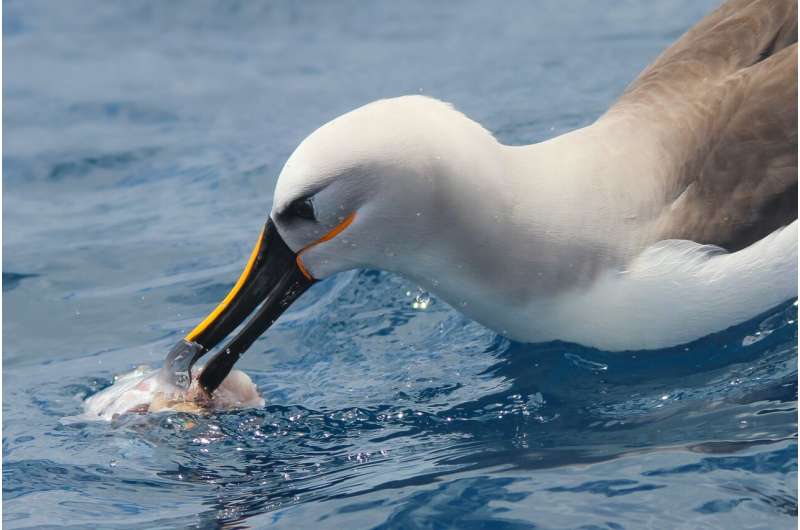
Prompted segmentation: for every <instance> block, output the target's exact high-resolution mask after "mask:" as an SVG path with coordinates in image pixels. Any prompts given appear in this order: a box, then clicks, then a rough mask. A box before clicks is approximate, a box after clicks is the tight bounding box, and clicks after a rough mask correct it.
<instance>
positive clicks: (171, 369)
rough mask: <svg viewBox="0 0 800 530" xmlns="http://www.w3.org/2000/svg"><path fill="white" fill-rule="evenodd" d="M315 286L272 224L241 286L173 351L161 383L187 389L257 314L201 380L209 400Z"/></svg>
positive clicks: (268, 225) (263, 237) (240, 281)
mask: <svg viewBox="0 0 800 530" xmlns="http://www.w3.org/2000/svg"><path fill="white" fill-rule="evenodd" d="M301 252H302V251H301ZM314 282H315V280H314V278H313V277H312V276H311V275H310V274H309V273H308V272H307V271H306V270H305V269H304V268H303V266H302V262H301V261H300V260H299V259H298V254H297V253H295V252H293V251H292V250H291V249H290V248H289V247H288V246H287V245H286V243H285V242H284V240H283V238H282V237H281V235H280V233H279V232H278V230H277V228H276V226H275V223H274V222H273V221H272V219H271V218H270V219H268V220H267V224H266V226H265V227H264V230H263V231H262V232H261V236H260V237H259V239H258V242H257V243H256V246H255V248H254V249H253V252H252V254H251V255H250V259H249V260H248V261H247V265H246V266H245V269H244V271H243V272H242V274H241V276H240V277H239V279H238V280H237V281H236V284H235V285H234V286H233V288H232V289H231V291H230V292H229V293H228V295H227V296H226V297H225V299H224V300H222V302H220V304H219V305H218V306H217V307H216V308H215V309H214V310H213V311H212V312H211V314H209V315H208V316H207V317H206V318H205V320H203V321H202V322H201V323H200V324H198V325H197V327H195V328H194V329H193V330H192V331H190V332H189V334H187V335H186V336H185V337H184V338H183V339H182V340H181V341H180V342H178V343H177V344H176V345H175V346H174V347H173V348H172V350H170V352H169V354H167V358H166V360H165V362H164V368H163V369H162V377H164V378H166V380H167V382H169V383H171V384H173V385H175V386H177V387H179V388H182V389H186V388H188V387H189V385H190V383H191V369H192V366H193V365H194V363H195V362H196V361H197V360H198V359H199V358H200V357H202V356H203V355H205V354H206V353H208V352H209V351H210V350H212V349H213V348H214V347H215V346H217V344H219V343H220V342H221V341H222V340H223V339H224V338H225V337H227V336H228V335H229V334H230V333H231V332H232V331H233V330H234V329H236V328H237V327H238V326H239V325H240V324H242V322H244V321H245V319H247V318H248V316H250V315H251V314H252V316H250V319H249V320H248V321H247V322H246V323H245V324H244V326H243V327H242V329H241V330H240V331H239V332H238V333H237V334H236V335H235V336H234V337H233V338H231V339H230V340H229V341H228V343H227V344H225V346H224V347H223V348H222V349H221V350H220V351H219V352H217V353H216V354H215V355H214V356H213V357H212V358H211V360H210V361H209V362H208V363H207V364H206V366H205V368H204V369H203V371H202V373H201V374H200V376H199V384H200V388H202V389H203V390H204V391H205V392H206V393H208V394H209V395H210V394H211V393H213V392H214V390H216V389H217V387H218V386H219V385H220V384H221V383H222V381H223V380H224V379H225V377H226V376H227V375H228V374H229V373H230V371H231V370H232V369H233V365H234V364H235V363H236V361H237V360H238V359H239V357H241V355H242V354H243V353H244V352H245V351H246V350H247V349H248V348H249V347H250V345H251V344H253V342H255V340H256V339H257V338H258V337H259V336H260V335H261V334H262V333H264V332H265V331H266V330H267V328H269V327H270V326H271V325H272V324H273V322H275V321H276V320H277V319H278V317H279V316H280V315H281V314H282V313H283V312H284V311H285V310H286V308H287V307H289V306H290V305H291V304H292V302H294V301H295V300H296V299H297V298H298V297H299V296H300V295H301V294H303V293H304V292H305V291H306V290H307V289H308V288H309V287H311V285H313V284H314ZM259 306H260V307H259Z"/></svg>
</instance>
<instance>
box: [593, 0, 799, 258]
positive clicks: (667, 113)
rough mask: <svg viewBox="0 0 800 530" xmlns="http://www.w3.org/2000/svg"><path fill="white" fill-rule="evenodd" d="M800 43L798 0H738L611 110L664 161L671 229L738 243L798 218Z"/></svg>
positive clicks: (664, 227)
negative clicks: (648, 141) (799, 83)
mask: <svg viewBox="0 0 800 530" xmlns="http://www.w3.org/2000/svg"><path fill="white" fill-rule="evenodd" d="M796 43H797V1H796V0H731V1H729V2H727V3H725V4H724V5H723V6H721V7H720V8H719V9H717V10H716V11H714V12H712V13H711V14H710V15H708V16H707V17H706V18H705V19H703V20H702V21H701V22H700V23H698V24H697V25H696V26H695V27H694V28H692V29H691V30H689V31H688V32H687V33H686V34H685V35H684V36H683V37H681V39H679V40H678V41H677V42H676V43H675V44H674V45H673V46H671V47H670V48H669V49H667V50H666V51H665V52H664V53H662V54H661V56H659V57H658V58H657V59H656V61H655V62H654V63H653V64H652V65H650V66H649V67H648V68H646V69H645V71H644V72H642V74H641V75H640V76H639V77H638V78H637V79H636V80H635V81H634V82H633V83H632V84H631V85H630V86H629V87H628V89H627V90H626V91H625V92H624V93H623V95H622V97H621V98H620V100H619V101H618V102H617V103H616V104H615V105H614V106H613V107H612V108H611V109H610V110H609V112H608V113H607V115H606V116H607V117H615V116H616V117H622V118H623V119H625V120H626V121H628V122H630V121H633V122H634V123H638V124H639V126H640V127H641V128H642V131H643V133H645V132H647V133H648V134H650V135H651V136H652V138H654V144H653V145H655V146H656V149H657V151H658V153H659V158H660V159H662V160H663V161H664V164H663V165H664V167H665V168H666V169H664V170H663V173H662V174H660V175H658V176H657V178H661V179H664V181H665V182H664V183H662V184H664V185H663V189H664V203H663V204H664V206H665V208H664V211H663V213H662V215H661V216H660V221H659V225H660V227H661V236H662V237H665V238H666V237H675V238H685V239H692V240H694V241H698V242H701V243H711V244H716V245H720V246H723V247H725V248H728V249H729V250H737V249H740V248H743V247H745V246H748V245H750V244H752V243H753V242H755V241H757V240H758V239H760V238H762V237H764V236H765V235H767V234H769V233H770V232H772V231H774V230H775V229H777V228H779V227H781V226H784V225H786V224H788V223H789V222H791V221H792V220H794V219H796V218H797V44H796Z"/></svg>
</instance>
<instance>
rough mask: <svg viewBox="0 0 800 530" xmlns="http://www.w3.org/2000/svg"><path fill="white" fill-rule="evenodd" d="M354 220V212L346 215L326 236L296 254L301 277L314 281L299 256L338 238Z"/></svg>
mask: <svg viewBox="0 0 800 530" xmlns="http://www.w3.org/2000/svg"><path fill="white" fill-rule="evenodd" d="M355 218H356V212H353V213H351V214H350V215H348V216H347V217H345V219H344V221H342V222H341V223H339V224H338V225H336V227H335V228H334V229H333V230H331V231H330V232H328V233H327V234H325V235H324V236H322V237H321V238H319V239H317V240H316V241H314V242H313V243H309V244H308V245H306V246H305V247H303V248H302V249H300V252H298V253H297V258H296V259H295V261H296V262H297V268H298V269H300V272H302V273H303V276H305V277H306V278H307V279H309V280H313V279H314V277H313V276H311V273H310V272H308V269H306V266H305V265H303V260H302V259H300V256H302V255H303V252H305V251H306V250H308V249H310V248H313V247H315V246H317V245H319V244H320V243H324V242H326V241H330V240H331V239H333V238H334V237H336V236H338V235H339V234H341V233H342V232H343V231H344V230H345V229H346V228H347V227H348V226H350V224H351V223H352V222H353V220H354V219H355Z"/></svg>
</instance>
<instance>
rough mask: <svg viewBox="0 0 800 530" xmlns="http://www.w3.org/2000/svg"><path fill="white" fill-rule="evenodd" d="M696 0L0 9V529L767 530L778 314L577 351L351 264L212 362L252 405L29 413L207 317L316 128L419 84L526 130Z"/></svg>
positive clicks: (655, 39) (584, 111)
mask: <svg viewBox="0 0 800 530" xmlns="http://www.w3.org/2000/svg"><path fill="white" fill-rule="evenodd" d="M715 3H716V2H715V1H710V0H703V1H697V0H680V1H678V0H659V1H650V2H639V1H624V2H618V1H610V0H609V1H593V0H591V1H590V0H571V1H569V2H562V1H555V0H549V1H535V2H527V1H526V2H504V3H502V4H499V3H495V2H478V1H474V2H461V3H458V4H455V3H429V2H421V1H419V2H378V3H361V2H337V3H324V2H310V3H309V2H303V3H298V2H288V1H284V2H245V1H221V2H211V1H208V2H203V1H192V2H189V1H184V2H157V1H135V2H99V1H95V2H85V1H68V2H54V1H38V0H26V1H13V0H12V1H9V2H4V3H3V13H4V17H3V23H4V33H5V36H4V41H3V44H4V47H5V54H4V59H5V66H4V72H3V73H4V78H5V85H4V88H3V97H4V103H5V109H4V110H5V112H4V115H3V120H4V122H3V125H4V132H5V136H4V145H3V148H4V157H3V171H4V180H3V188H4V193H3V331H4V333H3V524H4V526H5V527H6V528H49V527H69V528H81V529H85V528H101V529H121V528H183V527H194V528H237V529H239V528H263V527H267V526H270V527H272V526H274V527H283V528H449V527H454V528H502V529H518V528H520V529H521V528H546V529H562V528H582V529H590V528H591V529H600V528H603V529H615V530H616V529H621V528H658V529H661V528H691V529H695V528H763V529H780V528H794V527H795V525H796V522H797V489H796V483H797V482H796V481H797V441H796V435H797V422H796V418H797V402H796V399H797V368H796V367H797V348H796V340H797V307H796V305H795V303H794V301H788V302H787V303H786V304H783V305H782V306H780V307H777V308H775V309H774V310H772V311H769V312H768V313H766V314H764V315H759V316H757V317H756V318H754V319H753V320H752V321H750V322H748V323H745V324H742V325H740V326H737V327H735V328H732V329H729V330H727V331H725V332H722V333H720V334H717V335H713V336H710V337H706V338H704V339H702V340H700V341H697V342H696V343H693V344H690V345H687V346H683V347H679V348H673V349H669V350H664V351H657V352H628V353H607V352H602V351H597V350H592V349H587V348H583V347H580V346H576V345H572V344H564V343H550V344H543V345H541V344H540V345H530V344H519V343H514V342H510V341H508V340H506V339H504V338H503V337H500V336H498V335H496V334H495V333H493V332H491V331H490V330H487V329H485V328H483V327H481V326H480V325H478V324H476V323H474V322H470V321H469V320H467V319H465V318H464V317H462V316H460V315H459V313H458V312H457V311H455V310H454V309H452V308H450V307H448V306H447V305H446V304H445V303H443V302H442V301H440V300H438V299H437V298H435V297H430V301H429V303H427V304H425V303H422V304H420V303H416V304H415V301H416V302H419V301H424V300H426V299H427V298H428V297H429V296H430V295H429V294H428V293H424V292H420V291H419V290H418V288H417V286H416V285H414V284H413V283H411V282H409V281H407V280H405V279H403V278H400V277H397V276H392V275H389V274H386V273H382V272H378V271H358V272H351V273H347V274H343V275H341V276H339V277H337V278H334V279H331V280H328V281H325V282H322V283H320V284H318V285H316V286H314V287H313V288H312V290H311V291H309V293H307V294H306V295H305V296H304V297H303V298H302V299H301V300H300V301H299V302H298V303H297V304H296V305H295V306H293V307H292V309H291V310H290V311H289V312H287V313H286V314H285V315H284V316H283V317H282V318H281V320H279V321H278V323H276V325H275V326H274V327H273V328H272V329H271V330H270V331H269V332H268V333H267V334H266V335H265V336H264V337H262V338H261V339H260V340H259V341H258V342H257V343H256V344H255V345H254V346H253V348H252V349H251V350H250V351H249V352H248V353H247V354H246V355H245V357H244V358H243V359H242V360H241V361H240V363H239V364H238V367H239V368H241V369H243V370H245V371H246V372H247V373H248V374H250V375H251V376H252V377H253V379H254V381H255V382H256V384H257V385H258V387H259V389H260V390H261V392H262V393H263V395H264V397H265V399H266V402H267V404H266V405H265V406H264V407H263V408H262V409H257V410H248V411H240V412H225V413H218V414H213V415H209V416H193V415H189V414H180V413H178V414H159V415H152V416H128V417H124V418H122V419H120V420H119V421H116V422H113V423H74V424H64V423H63V422H62V421H61V420H62V418H63V417H65V416H70V415H74V414H77V413H79V412H80V411H81V404H82V400H83V399H84V398H85V397H86V396H88V395H91V394H93V393H94V392H96V391H98V390H99V389H102V388H105V387H106V386H108V385H110V384H111V382H112V379H113V376H114V375H115V374H119V373H122V372H126V371H128V370H130V369H131V368H132V367H134V366H136V365H139V364H149V365H152V366H157V365H158V364H159V363H160V362H161V361H162V359H163V357H164V354H165V352H166V350H167V349H168V348H169V347H170V346H171V345H172V344H173V343H174V342H175V341H176V340H177V339H178V338H180V337H181V336H182V334H183V333H184V332H185V331H187V330H188V329H189V328H191V327H192V326H193V325H194V324H195V323H196V322H197V321H198V320H199V319H200V318H202V317H203V316H205V314H206V313H207V312H208V311H209V310H210V309H212V308H213V306H214V305H215V304H216V302H217V301H218V300H219V299H221V298H222V297H223V296H224V294H225V293H226V292H227V290H228V289H229V288H230V287H231V285H232V284H233V282H234V281H235V279H236V277H237V275H238V273H239V271H240V269H241V267H242V266H243V264H244V262H245V260H246V257H247V255H248V253H249V250H250V248H251V246H252V245H253V243H254V241H255V238H256V236H257V234H258V232H259V230H260V228H261V226H262V224H263V222H264V219H265V215H266V213H267V212H268V211H269V207H270V202H271V193H272V188H273V186H274V183H275V178H276V176H277V174H278V172H279V171H280V168H281V166H282V164H283V163H284V161H285V160H286V158H287V157H288V155H289V154H290V153H291V151H292V150H293V148H294V147H295V146H296V145H297V144H298V142H299V141H300V140H302V138H303V137H304V136H305V135H307V134H308V133H310V132H311V131H312V130H313V129H315V128H316V127H317V126H319V125H320V124H322V123H324V122H326V121H327V120H329V119H331V118H333V117H335V116H337V115H339V114H341V113H343V112H345V111H347V110H350V109H352V108H354V107H356V106H358V105H361V104H364V103H367V102H369V101H372V100H374V99H378V98H382V97H388V96H396V95H401V94H408V93H424V94H429V95H432V96H435V97H438V98H440V99H444V100H447V101H450V102H452V103H454V104H455V105H456V106H457V107H458V108H460V109H461V110H463V111H464V112H466V113H467V114H468V115H470V116H472V117H474V118H475V119H477V120H478V121H480V122H482V123H484V124H485V125H486V126H487V127H488V128H489V129H490V130H491V131H493V132H494V133H495V134H496V135H497V136H498V137H499V138H500V139H501V140H503V141H505V142H508V143H529V142H533V141H539V140H542V139H545V138H548V137H550V136H552V135H554V134H558V133H562V132H565V131H568V130H570V129H573V128H576V127H579V126H582V125H585V124H588V123H590V122H591V121H592V120H594V119H595V118H596V117H597V116H598V115H599V114H600V113H602V112H603V111H604V110H605V109H606V108H607V107H608V105H609V104H610V103H611V102H612V101H613V100H614V98H615V97H616V96H617V95H618V94H619V93H620V92H621V91H622V89H623V88H624V87H625V85H626V84H627V83H628V82H629V81H630V80H631V79H633V77H634V76H635V75H636V74H637V73H638V72H639V71H640V69H641V68H643V67H644V66H645V65H646V64H647V63H648V62H649V61H651V60H652V59H653V58H654V57H655V56H656V55H657V54H658V53H659V52H660V51H661V50H662V49H663V48H664V47H666V46H667V45H669V44H670V43H671V42H673V41H674V40H675V39H676V38H677V37H678V36H679V35H680V34H681V33H682V32H683V31H685V30H686V29H687V28H688V27H690V26H691V25H692V24H693V23H694V22H696V21H697V20H699V19H700V18H701V17H702V15H703V14H704V13H706V12H708V11H709V10H710V9H711V8H712V7H713V6H714V4H715ZM576 325H577V323H576Z"/></svg>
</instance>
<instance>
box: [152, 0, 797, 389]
mask: <svg viewBox="0 0 800 530" xmlns="http://www.w3.org/2000/svg"><path fill="white" fill-rule="evenodd" d="M797 239H798V234H797V3H796V1H791V0H730V1H728V2H726V3H725V4H723V5H722V6H721V7H719V8H718V9H717V10H715V11H714V12H712V13H710V14H709V15H708V16H706V17H705V18H704V19H703V20H701V21H700V22H699V23H698V24H697V25H696V26H695V27H693V28H692V29H690V30H689V31H688V32H687V33H686V34H685V35H683V36H682V37H681V38H680V39H679V40H678V41H677V42H675V43H674V44H673V45H672V46H671V47H669V48H668V49H667V50H666V51H664V52H663V53H662V54H661V55H660V56H659V57H658V58H657V59H656V60H655V61H654V62H653V63H652V64H651V65H650V66H648V67H647V68H646V69H645V70H644V71H643V72H642V73H641V74H640V75H639V76H638V78H636V79H635V80H634V81H633V82H632V84H630V86H628V88H627V89H626V90H625V91H624V93H623V94H622V95H621V97H620V98H619V100H618V101H617V102H616V103H614V105H613V106H611V108H610V109H609V110H608V111H607V112H606V113H605V114H603V115H602V116H600V117H599V118H598V119H597V120H596V121H595V122H594V123H592V124H591V125H589V126H587V127H583V128H581V129H578V130H575V131H572V132H569V133H567V134H563V135H561V136H558V137H555V138H552V139H550V140H547V141H544V142H541V143H537V144H534V145H526V146H508V145H503V144H501V143H500V142H498V141H497V140H496V139H495V138H494V137H493V136H492V134H491V133H489V132H488V131H487V130H486V129H484V128H483V127H482V126H481V125H480V124H478V123H476V122H475V121H473V120H471V119H470V118H468V117H467V116H465V115H464V114H462V113H461V112H459V111H457V110H456V109H455V108H453V106H451V105H449V104H447V103H444V102H441V101H438V100H436V99H432V98H429V97H422V96H419V95H414V96H406V97H398V98H393V99H384V100H380V101H376V102H373V103H370V104H368V105H365V106H363V107H360V108H358V109H355V110H353V111H351V112H348V113H347V114H344V115H342V116H340V117H338V118H336V119H334V120H333V121H331V122H329V123H327V124H325V125H323V126H321V127H320V128H319V129H317V130H316V131H314V132H313V133H312V134H311V135H309V136H308V137H307V138H306V139H305V140H304V141H303V142H302V143H301V144H300V145H299V146H298V147H297V149H296V150H295V151H294V153H293V154H292V155H291V156H290V157H289V159H288V160H287V162H286V164H285V166H284V167H283V169H282V171H281V173H280V175H279V178H278V181H277V185H276V187H275V192H274V196H273V204H272V209H271V211H270V212H269V214H268V216H267V220H266V226H265V227H264V229H263V231H262V233H261V235H260V236H259V238H258V241H257V243H256V245H255V248H254V249H253V251H252V254H251V255H250V258H249V260H248V261H247V264H246V266H245V269H244V272H243V273H242V274H241V276H240V277H239V279H238V281H237V282H236V283H235V285H234V287H233V288H232V290H231V291H230V293H228V295H227V296H226V297H225V299H224V300H223V301H222V302H221V303H220V304H219V305H218V306H217V307H216V308H215V309H214V310H213V312H212V313H211V314H210V315H208V317H206V318H205V319H204V320H203V321H202V322H201V323H200V324H198V325H197V327H195V328H194V329H193V330H192V331H191V332H189V333H188V335H186V336H185V337H184V338H183V339H182V340H181V341H180V342H179V343H178V344H177V345H176V346H175V347H174V348H173V349H172V350H171V351H170V352H169V354H168V355H167V359H166V362H165V365H164V368H163V373H164V374H165V377H166V378H167V379H168V380H169V381H170V382H171V383H173V384H175V385H177V386H179V387H184V388H185V387H188V386H189V385H190V384H192V383H193V382H192V372H191V367H192V365H193V364H194V363H195V361H197V360H198V358H200V357H201V356H202V355H204V354H205V353H207V352H209V351H210V350H212V349H213V348H215V347H216V346H217V345H218V344H219V343H220V342H221V341H222V340H223V339H224V338H225V337H226V336H228V335H229V334H231V333H233V332H234V330H235V329H236V328H237V327H238V326H239V325H240V324H242V323H243V322H245V320H247V322H246V323H244V326H243V327H242V328H241V330H239V331H238V333H236V334H235V335H234V336H233V338H232V339H230V341H229V342H228V343H227V344H226V345H224V346H223V347H222V348H221V349H220V350H219V352H218V353H217V354H216V355H215V356H213V357H212V358H211V360H210V361H209V362H208V363H207V364H206V366H205V369H204V370H203V371H202V373H201V374H200V375H199V377H198V379H199V384H200V386H201V387H202V388H203V389H205V391H206V392H208V393H211V392H213V391H214V390H215V389H216V388H217V386H219V385H220V384H221V382H222V381H223V380H224V379H225V377H226V376H227V375H228V374H229V373H230V371H231V369H232V368H233V365H234V363H235V362H236V360H237V359H238V358H239V356H240V355H241V354H242V353H243V352H244V351H245V350H246V349H247V348H248V347H249V346H250V345H251V344H252V343H253V342H254V341H255V340H256V338H258V337H259V336H260V335H261V334H262V333H264V331H266V329H267V328H268V327H269V326H270V325H271V324H272V323H273V322H274V321H275V320H276V319H277V318H278V317H279V316H280V315H281V313H282V312H283V311H284V310H285V309H286V308H287V307H289V305H290V304H291V303H292V302H293V301H294V300H296V299H297V298H298V297H299V296H300V295H301V294H303V292H305V291H306V290H307V289H308V287H310V286H311V285H312V284H313V283H315V282H317V281H320V280H323V279H325V278H329V277H331V276H333V275H335V274H337V273H340V272H342V271H346V270H350V269H358V268H375V269H382V270H386V271H391V272H393V273H397V274H400V275H403V276H405V277H407V278H409V279H411V280H412V281H414V282H416V283H418V284H419V285H421V286H422V287H424V288H425V289H427V290H429V291H431V292H433V293H435V294H436V295H438V296H439V297H440V298H441V299H443V300H444V301H446V302H448V303H449V304H450V305H452V306H453V307H454V308H456V309H458V310H459V311H461V312H462V313H464V314H465V315H467V316H468V317H470V318H472V319H474V320H476V321H478V322H480V323H483V324H484V325H486V326H488V327H490V328H492V329H493V330H496V331H497V332H498V333H501V334H503V335H505V336H507V337H509V338H511V339H514V340H518V341H524V342H541V341H551V340H563V341H569V342H574V343H580V344H583V345H586V346H591V347H596V348H602V349H604V350H610V351H613V350H628V349H659V348H665V347H670V346H675V345H679V344H683V343H687V342H690V341H693V340H695V339H698V338H700V337H703V336H705V335H708V334H710V333H713V332H717V331H721V330H724V329H726V328H728V327H730V326H732V325H735V324H738V323H741V322H743V321H745V320H748V319H750V318H752V317H754V316H756V315H758V314H759V313H762V312H764V311H766V310H769V309H770V308H772V307H774V306H776V305H778V304H780V303H782V302H785V301H787V300H790V299H792V298H794V297H796V296H797ZM248 317H249V318H248Z"/></svg>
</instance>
